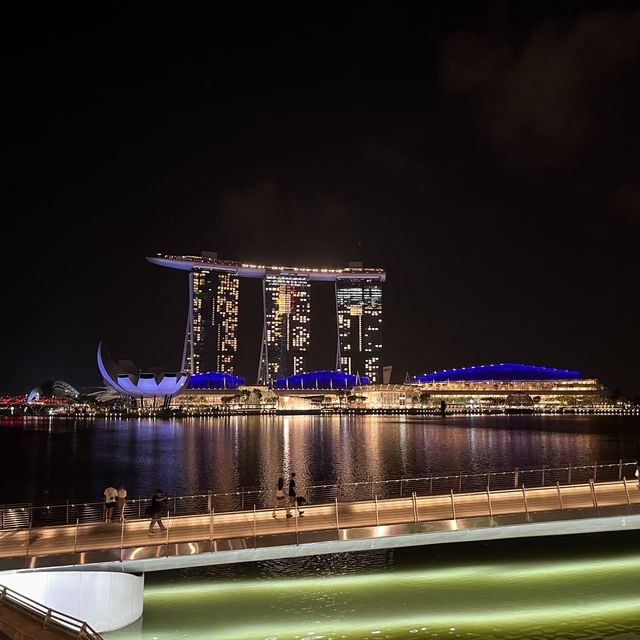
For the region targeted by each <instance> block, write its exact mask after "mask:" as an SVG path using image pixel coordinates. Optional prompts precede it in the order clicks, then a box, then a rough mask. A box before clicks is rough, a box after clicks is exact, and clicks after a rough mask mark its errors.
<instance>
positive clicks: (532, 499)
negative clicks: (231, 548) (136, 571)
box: [0, 481, 640, 565]
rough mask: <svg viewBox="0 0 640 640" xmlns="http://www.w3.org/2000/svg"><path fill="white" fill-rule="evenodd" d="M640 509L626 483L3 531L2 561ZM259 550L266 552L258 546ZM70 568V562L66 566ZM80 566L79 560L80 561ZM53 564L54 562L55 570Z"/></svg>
mask: <svg viewBox="0 0 640 640" xmlns="http://www.w3.org/2000/svg"><path fill="white" fill-rule="evenodd" d="M636 505H640V489H639V488H638V485H637V483H635V482H634V483H630V482H629V483H625V482H623V481H616V482H604V483H596V484H594V485H593V488H592V487H591V485H589V484H583V485H567V486H563V487H560V489H558V488H557V487H555V486H554V487H541V488H532V489H527V490H526V493H525V492H523V491H522V490H521V489H513V490H507V491H496V492H491V493H490V494H487V492H478V493H468V494H456V495H455V496H453V497H452V496H451V495H438V496H428V497H418V498H416V499H415V502H414V500H413V498H395V499H387V500H379V501H377V503H376V501H375V500H370V501H360V502H348V503H338V505H337V513H336V504H335V503H330V504H324V505H308V506H307V507H306V508H305V509H304V515H303V516H302V517H291V518H286V517H285V515H284V513H283V512H282V511H280V513H279V514H278V517H277V518H273V516H272V512H271V510H257V511H255V512H254V511H238V512H230V513H220V514H218V513H214V514H209V515H194V516H180V517H173V518H165V519H164V524H165V525H166V527H167V531H166V533H160V532H158V533H157V534H156V535H155V536H151V535H149V533H148V530H149V521H148V520H144V519H143V520H128V521H126V522H125V523H124V525H121V523H120V522H113V523H90V524H81V525H79V526H76V525H65V526H55V527H47V528H34V529H31V530H30V531H29V530H28V529H20V530H6V531H0V559H3V558H4V559H9V558H12V559H16V558H24V559H25V562H26V563H27V565H28V561H29V559H30V558H43V557H47V556H54V555H56V554H69V553H73V554H76V555H77V556H81V555H82V553H83V552H88V551H96V550H120V549H139V548H144V547H147V546H157V545H165V544H166V545H177V544H185V543H186V544H189V543H195V542H202V541H209V542H210V543H211V544H213V543H215V542H216V541H222V540H225V541H233V540H234V539H244V540H247V539H249V540H251V539H253V540H257V539H258V538H260V540H261V541H264V540H265V539H268V537H270V536H281V535H286V534H301V535H302V534H304V533H309V532H328V531H331V530H333V531H339V530H348V529H355V528H359V527H378V528H379V529H378V530H380V528H382V529H384V527H385V526H388V525H396V524H404V523H414V522H421V523H424V522H437V521H450V522H455V521H456V520H459V519H469V518H477V517H485V518H486V517H487V516H493V517H498V516H503V515H510V514H517V515H519V516H524V517H526V518H527V520H530V521H534V522H535V521H536V520H537V519H544V516H545V514H551V513H554V514H556V515H555V516H554V517H556V518H557V519H562V518H564V517H566V516H567V514H571V513H572V512H575V511H576V510H585V512H586V513H587V514H588V515H587V516H584V517H596V516H598V515H600V510H603V511H606V510H607V508H609V507H612V506H618V507H626V508H628V509H629V510H630V511H631V510H633V511H634V512H636V511H637V510H636V508H635V506H636ZM260 544H264V542H261V543H260ZM67 562H68V561H67ZM79 562H81V560H80V561H79ZM54 564H55V562H54Z"/></svg>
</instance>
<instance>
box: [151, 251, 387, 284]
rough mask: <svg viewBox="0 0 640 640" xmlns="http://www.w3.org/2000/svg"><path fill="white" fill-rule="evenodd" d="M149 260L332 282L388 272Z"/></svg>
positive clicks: (184, 258)
mask: <svg viewBox="0 0 640 640" xmlns="http://www.w3.org/2000/svg"><path fill="white" fill-rule="evenodd" d="M147 260H148V261H149V262H152V263H153V264H157V265H160V266H161V267H169V268H170V269H181V270H183V271H191V270H192V269H206V270H209V271H222V272H224V273H233V274H234V275H237V276H242V277H245V278H264V277H265V276H267V275H292V276H304V277H306V278H309V280H322V281H329V282H335V281H336V280H379V281H380V282H384V281H385V279H386V277H387V274H386V273H385V271H384V269H365V268H362V267H347V268H345V269H324V268H318V267H280V266H276V265H262V264H245V263H242V262H238V261H236V260H220V259H219V258H207V257H201V256H174V255H164V254H158V255H157V256H153V257H149V258H147Z"/></svg>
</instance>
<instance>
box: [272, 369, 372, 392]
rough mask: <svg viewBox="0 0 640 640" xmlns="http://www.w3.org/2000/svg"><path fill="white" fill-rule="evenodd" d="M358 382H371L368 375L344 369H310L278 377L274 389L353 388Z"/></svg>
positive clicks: (361, 383)
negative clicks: (344, 371)
mask: <svg viewBox="0 0 640 640" xmlns="http://www.w3.org/2000/svg"><path fill="white" fill-rule="evenodd" d="M357 384H360V385H363V384H369V378H368V377H367V376H360V375H358V376H356V375H353V374H352V373H343V372H342V371H329V370H326V371H309V372H306V373H298V374H296V375H294V376H287V377H284V378H278V379H277V380H276V381H275V382H274V383H273V388H274V389H309V390H312V389H351V388H353V387H354V386H356V385H357Z"/></svg>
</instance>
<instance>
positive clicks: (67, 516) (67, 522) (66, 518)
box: [65, 500, 69, 524]
mask: <svg viewBox="0 0 640 640" xmlns="http://www.w3.org/2000/svg"><path fill="white" fill-rule="evenodd" d="M65 524H69V500H67V515H66V517H65Z"/></svg>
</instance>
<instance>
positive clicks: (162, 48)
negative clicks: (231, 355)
mask: <svg viewBox="0 0 640 640" xmlns="http://www.w3.org/2000/svg"><path fill="white" fill-rule="evenodd" d="M230 4H232V5H233V7H232V8H231V7H227V8H226V9H225V8H219V9H216V11H217V13H211V14H206V15H205V14H199V13H198V12H197V11H196V10H195V9H193V10H192V11H191V12H186V11H185V12H177V13H176V12H175V11H174V10H175V6H178V5H175V6H174V8H173V9H174V10H172V11H171V12H167V13H163V12H162V11H161V10H160V9H159V8H158V6H159V5H156V6H152V5H149V6H148V7H147V8H146V9H141V8H138V9H131V7H130V6H128V5H124V4H122V5H118V4H109V5H104V6H103V7H102V9H103V11H104V13H102V14H94V13H92V14H91V15H89V14H85V15H83V14H82V13H78V11H77V10H76V9H74V10H73V11H72V10H71V9H69V10H65V9H64V8H63V7H61V6H60V5H56V6H55V7H54V8H53V9H52V10H51V11H50V13H46V12H44V13H43V12H41V10H40V9H36V7H35V6H30V7H26V5H25V6H24V8H23V9H16V10H14V13H13V14H5V16H4V17H5V19H4V20H3V22H4V33H3V42H2V50H3V53H2V55H3V78H2V84H3V89H4V91H3V94H4V98H3V103H2V104H3V112H4V113H3V118H2V120H3V130H4V131H3V145H2V146H3V150H4V155H5V170H4V172H3V177H4V178H5V180H4V188H3V192H4V194H5V198H4V199H3V200H4V207H3V209H4V215H3V222H2V228H3V233H2V240H3V241H2V274H3V276H2V282H3V293H4V295H3V299H4V304H3V305H2V311H1V314H2V318H3V326H4V328H3V330H2V334H1V335H2V343H1V345H2V346H1V348H2V364H3V366H2V369H1V371H0V394H2V393H25V392H27V391H28V390H29V389H30V388H31V387H33V386H35V385H36V384H38V383H40V382H42V381H44V380H49V379H64V380H67V381H68V382H70V383H71V384H73V385H74V386H76V387H77V388H79V389H82V388H84V387H88V386H90V385H96V384H99V383H100V376H99V373H98V371H97V367H96V364H95V350H96V347H97V344H98V341H99V340H101V339H102V340H104V342H105V345H106V348H107V349H108V350H109V351H111V353H112V354H113V355H114V357H116V358H121V359H124V358H126V359H132V360H134V361H135V362H136V363H138V364H139V365H140V366H141V367H142V368H145V367H151V366H162V367H165V368H166V369H167V370H175V369H176V368H177V367H178V366H179V363H180V354H181V351H182V340H183V335H184V326H185V321H186V302H187V289H186V285H187V282H186V274H185V273H183V272H178V271H172V270H169V269H162V268H160V267H156V266H153V265H151V264H149V263H148V262H147V261H146V260H145V258H146V256H149V255H154V254H155V253H157V252H166V253H174V254H183V253H184V254H192V255H193V254H195V255H198V254H199V253H200V251H202V250H209V251H217V252H218V253H219V255H220V257H223V258H229V259H238V260H242V261H246V262H253V263H262V264H280V265H298V266H318V267H341V266H345V265H346V263H347V262H348V261H350V260H361V261H363V262H364V263H365V266H372V267H384V268H385V269H386V270H387V272H388V279H387V284H386V286H385V293H384V296H385V297H384V323H385V341H384V344H385V357H384V360H385V362H384V364H390V365H393V376H392V380H393V381H395V382H400V381H402V380H403V379H404V377H405V374H406V372H409V373H410V374H417V373H422V372H425V371H433V370H440V369H443V368H452V367H459V366H469V365H474V364H488V363H494V362H521V363H529V364H536V365H543V366H551V367H559V368H567V369H577V370H580V371H581V372H583V374H584V375H587V376H595V377H598V378H599V379H600V380H601V381H602V382H603V383H604V384H606V385H607V386H608V387H609V388H611V389H619V390H620V391H621V392H622V393H624V394H627V395H628V396H634V395H637V394H640V369H639V368H638V366H637V361H638V358H639V356H640V347H639V329H640V323H639V320H638V311H637V307H638V304H637V298H638V265H639V264H640V260H639V259H638V252H639V245H638V239H639V236H640V234H639V231H640V161H639V157H640V151H639V148H640V8H639V7H638V4H637V3H632V2H629V3H622V2H586V1H581V2H557V0H556V1H554V2H548V1H538V2H504V1H503V2H497V1H496V2H473V3H468V4H462V3H456V2H446V3H445V2H440V3H436V2H431V3H421V7H420V13H418V12H417V10H416V11H415V12H414V10H410V9H408V8H406V6H405V7H404V8H403V7H402V6H400V5H398V4H397V3H388V4H387V5H375V4H371V3H340V4H336V5H331V4H326V3H291V4H282V3H266V2H265V3H257V2H256V3H247V2H236V3H230ZM203 6H204V5H203ZM210 6H212V7H213V6H217V5H210ZM96 8H97V7H96ZM27 9H28V11H27ZM21 11H22V13H20V12H21ZM313 286H314V288H313V293H312V296H313V298H312V304H313V310H314V314H315V315H314V318H313V325H312V338H313V340H314V343H313V346H312V350H311V354H310V359H309V364H310V368H312V369H316V368H330V367H332V365H333V364H334V358H335V316H334V315H332V314H333V312H334V308H333V306H332V304H333V303H332V288H331V286H330V285H329V286H327V285H324V286H323V285H321V284H320V285H315V284H314V285H313ZM240 296H241V308H240V312H241V326H240V354H239V367H238V368H239V371H238V373H239V374H241V375H244V376H246V377H247V379H248V381H249V382H253V381H254V380H255V376H256V373H257V364H258V349H259V340H260V330H261V323H262V319H261V308H260V305H261V299H260V291H259V283H258V282H257V281H248V280H243V281H242V284H241V292H240Z"/></svg>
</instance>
